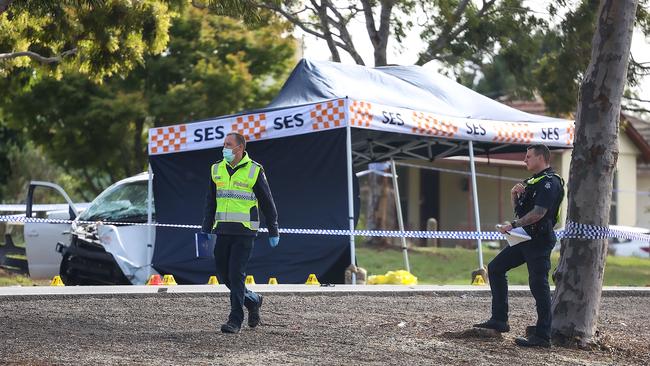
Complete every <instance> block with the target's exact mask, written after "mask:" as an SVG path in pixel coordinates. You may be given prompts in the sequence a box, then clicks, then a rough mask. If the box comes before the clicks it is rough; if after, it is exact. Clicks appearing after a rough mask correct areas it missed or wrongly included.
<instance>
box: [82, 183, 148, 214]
mask: <svg viewBox="0 0 650 366" xmlns="http://www.w3.org/2000/svg"><path fill="white" fill-rule="evenodd" d="M152 208H153V212H152V217H153V218H155V207H154V206H153V205H152ZM79 220H81V221H120V222H134V223H142V222H147V181H142V182H133V183H126V184H120V185H117V186H115V187H113V188H111V189H109V190H107V191H105V192H103V193H102V194H100V195H99V197H97V198H96V199H95V200H94V201H93V202H92V203H91V205H90V206H89V207H88V209H87V210H85V211H84V212H83V213H82V214H81V215H80V216H79Z"/></svg>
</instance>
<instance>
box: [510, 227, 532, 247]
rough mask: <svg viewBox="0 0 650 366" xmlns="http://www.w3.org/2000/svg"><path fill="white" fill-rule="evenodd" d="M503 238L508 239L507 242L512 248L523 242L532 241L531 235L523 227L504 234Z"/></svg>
mask: <svg viewBox="0 0 650 366" xmlns="http://www.w3.org/2000/svg"><path fill="white" fill-rule="evenodd" d="M503 236H505V237H506V240H507V241H508V245H510V246H513V245H517V244H519V243H521V242H524V241H528V240H530V235H528V234H527V233H526V231H525V230H524V229H523V228H521V227H517V228H514V229H512V230H510V231H508V232H507V233H505V234H503Z"/></svg>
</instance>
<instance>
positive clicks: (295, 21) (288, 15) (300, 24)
mask: <svg viewBox="0 0 650 366" xmlns="http://www.w3.org/2000/svg"><path fill="white" fill-rule="evenodd" d="M259 6H260V7H261V8H264V9H268V10H272V11H275V12H277V13H278V14H280V15H282V16H283V17H285V19H287V20H288V21H289V22H291V23H292V24H293V25H297V26H298V27H300V29H302V30H303V31H305V32H306V33H308V34H311V35H312V36H315V37H318V38H323V39H324V37H325V35H324V34H322V33H319V32H317V31H315V30H313V29H311V28H308V27H306V26H305V24H307V23H305V22H303V21H302V20H300V19H299V18H298V17H296V16H293V15H292V14H293V13H290V12H288V11H286V10H284V9H282V7H280V6H276V5H275V4H273V3H267V2H264V3H262V4H260V5H259Z"/></svg>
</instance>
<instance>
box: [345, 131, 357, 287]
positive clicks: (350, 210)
mask: <svg viewBox="0 0 650 366" xmlns="http://www.w3.org/2000/svg"><path fill="white" fill-rule="evenodd" d="M345 132H346V145H347V161H348V220H349V221H350V231H354V200H353V199H352V195H353V194H354V193H353V191H352V129H351V128H350V124H349V123H348V124H347V126H346V127H345ZM350 263H351V264H352V265H356V263H357V261H356V253H355V249H354V235H353V234H352V233H350ZM352 284H353V285H356V284H357V276H356V274H355V273H354V272H352Z"/></svg>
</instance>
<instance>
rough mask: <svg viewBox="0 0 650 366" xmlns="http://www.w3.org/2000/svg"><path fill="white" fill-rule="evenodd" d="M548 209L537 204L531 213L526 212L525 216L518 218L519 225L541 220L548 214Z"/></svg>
mask: <svg viewBox="0 0 650 366" xmlns="http://www.w3.org/2000/svg"><path fill="white" fill-rule="evenodd" d="M546 211H548V210H547V209H545V208H544V207H540V206H535V208H533V209H532V210H531V211H530V212H529V213H527V214H525V215H524V217H522V218H520V219H518V220H517V226H526V225H530V224H534V223H536V222H537V221H539V220H541V219H542V217H544V215H546Z"/></svg>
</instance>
